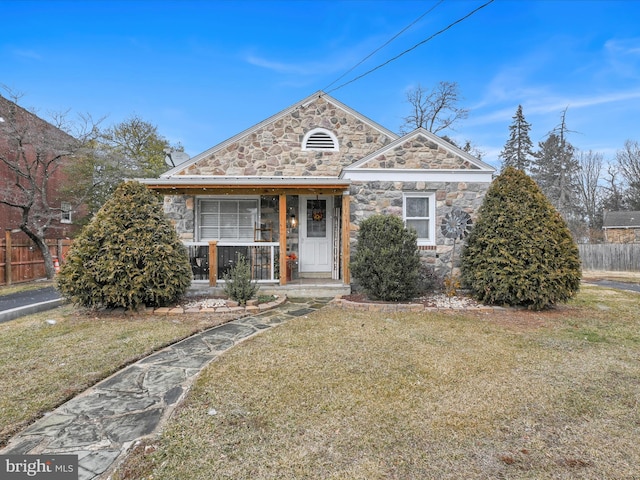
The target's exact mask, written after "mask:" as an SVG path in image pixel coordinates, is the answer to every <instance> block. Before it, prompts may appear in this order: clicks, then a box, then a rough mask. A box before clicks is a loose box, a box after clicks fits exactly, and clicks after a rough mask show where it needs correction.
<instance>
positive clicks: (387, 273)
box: [351, 215, 420, 301]
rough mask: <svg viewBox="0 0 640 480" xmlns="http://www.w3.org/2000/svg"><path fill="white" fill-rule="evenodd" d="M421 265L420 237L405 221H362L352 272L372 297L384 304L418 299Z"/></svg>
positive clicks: (388, 217) (384, 217)
mask: <svg viewBox="0 0 640 480" xmlns="http://www.w3.org/2000/svg"><path fill="white" fill-rule="evenodd" d="M419 265H420V256H419V253H418V243H417V234H416V232H415V231H414V230H408V229H407V228H405V226H404V223H403V222H402V219H401V218H399V217H396V216H391V215H374V216H372V217H369V218H367V219H365V220H363V221H362V223H361V224H360V230H359V231H358V237H357V243H356V247H355V254H354V256H353V259H352V261H351V272H352V274H353V276H354V278H355V279H356V280H357V281H358V283H359V284H360V286H361V287H362V288H363V289H364V290H365V291H366V292H367V294H368V295H369V296H371V297H372V298H374V299H377V300H384V301H403V300H410V299H411V298H414V297H415V296H416V294H417V293H418V290H419V273H418V268H419Z"/></svg>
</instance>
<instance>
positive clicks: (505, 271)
mask: <svg viewBox="0 0 640 480" xmlns="http://www.w3.org/2000/svg"><path fill="white" fill-rule="evenodd" d="M461 262H462V263H461V271H462V281H463V283H464V285H465V286H467V287H469V288H470V289H471V291H472V293H473V295H474V296H475V297H476V298H478V299H479V300H480V301H482V302H484V303H488V304H498V305H521V306H525V307H527V308H529V309H532V310H540V309H543V308H546V307H549V306H552V305H554V304H556V303H559V302H565V301H567V300H568V299H570V298H571V297H572V296H573V295H574V294H575V293H576V292H577V291H578V289H579V287H580V277H581V267H580V256H579V252H578V247H577V245H576V244H575V242H574V240H573V238H572V236H571V233H570V231H569V229H568V227H567V224H566V222H565V221H564V220H563V219H562V217H561V216H560V215H559V214H558V212H557V211H556V210H555V209H554V208H553V206H552V205H551V203H549V201H548V200H547V199H546V197H545V196H544V195H543V193H542V192H541V191H540V189H539V188H538V186H537V185H536V184H535V182H534V181H533V180H532V179H531V178H530V177H529V176H527V175H526V174H525V173H524V172H523V171H521V170H517V169H515V168H513V167H507V168H506V169H505V170H504V171H503V172H502V173H501V174H500V175H499V176H498V177H497V178H496V179H495V180H494V181H493V183H492V184H491V187H489V190H488V191H487V194H486V195H485V198H484V202H483V204H482V207H481V208H480V211H479V216H478V219H477V221H476V224H475V226H474V228H473V230H472V231H471V234H470V235H469V236H468V237H467V244H466V245H465V247H464V249H463V251H462V257H461Z"/></svg>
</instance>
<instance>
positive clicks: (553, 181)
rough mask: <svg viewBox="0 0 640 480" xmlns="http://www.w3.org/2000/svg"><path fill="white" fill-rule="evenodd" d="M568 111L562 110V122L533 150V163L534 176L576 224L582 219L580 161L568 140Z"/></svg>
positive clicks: (541, 187) (552, 199)
mask: <svg viewBox="0 0 640 480" xmlns="http://www.w3.org/2000/svg"><path fill="white" fill-rule="evenodd" d="M566 113H567V111H566V110H565V111H564V112H563V113H562V117H561V118H562V120H561V123H560V125H558V127H557V128H556V129H555V130H554V131H552V132H551V133H550V134H549V136H548V137H547V139H546V140H545V141H544V142H540V143H539V144H538V146H539V150H538V151H537V152H535V153H534V161H533V162H532V164H531V176H532V178H533V179H534V180H535V181H536V183H537V184H538V186H539V187H540V189H541V190H542V192H543V193H544V194H545V195H546V196H547V198H548V199H549V201H550V202H551V203H552V204H553V206H554V207H555V208H556V209H557V210H558V211H559V212H560V214H561V215H562V216H563V217H564V219H565V220H566V221H567V222H569V223H572V224H574V223H579V221H578V220H577V219H581V212H580V210H581V208H580V201H579V185H578V183H579V181H578V173H579V171H580V163H579V162H578V160H577V159H576V157H575V149H574V147H573V145H571V143H569V141H568V140H567V132H568V130H567V126H566V123H565V117H566ZM580 222H581V220H580Z"/></svg>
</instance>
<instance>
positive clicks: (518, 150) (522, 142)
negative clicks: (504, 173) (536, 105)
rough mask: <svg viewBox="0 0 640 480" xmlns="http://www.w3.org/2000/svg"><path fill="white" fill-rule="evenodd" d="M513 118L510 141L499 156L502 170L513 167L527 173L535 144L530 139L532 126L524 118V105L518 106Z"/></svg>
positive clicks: (510, 127) (510, 126)
mask: <svg viewBox="0 0 640 480" xmlns="http://www.w3.org/2000/svg"><path fill="white" fill-rule="evenodd" d="M512 118H513V123H512V124H511V125H509V132H510V133H509V140H507V143H505V145H504V149H503V150H502V151H501V152H500V155H499V157H500V158H501V159H502V170H504V169H505V168H507V167H513V168H517V169H518V170H522V171H523V172H526V171H528V170H529V167H530V165H531V158H532V157H533V143H532V142H531V138H530V137H529V132H530V131H531V124H530V123H529V122H527V121H526V120H525V118H524V113H522V105H518V110H516V114H515V115H514V116H513V117H512Z"/></svg>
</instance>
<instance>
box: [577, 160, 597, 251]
mask: <svg viewBox="0 0 640 480" xmlns="http://www.w3.org/2000/svg"><path fill="white" fill-rule="evenodd" d="M577 159H578V163H579V164H580V170H579V171H578V173H577V185H578V193H579V196H580V199H581V203H582V205H583V208H584V215H585V217H586V220H587V226H588V228H589V238H590V240H592V241H593V239H594V233H595V232H596V231H599V230H600V228H601V227H602V208H601V205H602V187H601V186H600V185H599V182H600V176H601V173H602V165H603V158H602V154H601V153H597V152H593V151H591V150H589V151H588V152H579V153H578V155H577Z"/></svg>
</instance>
